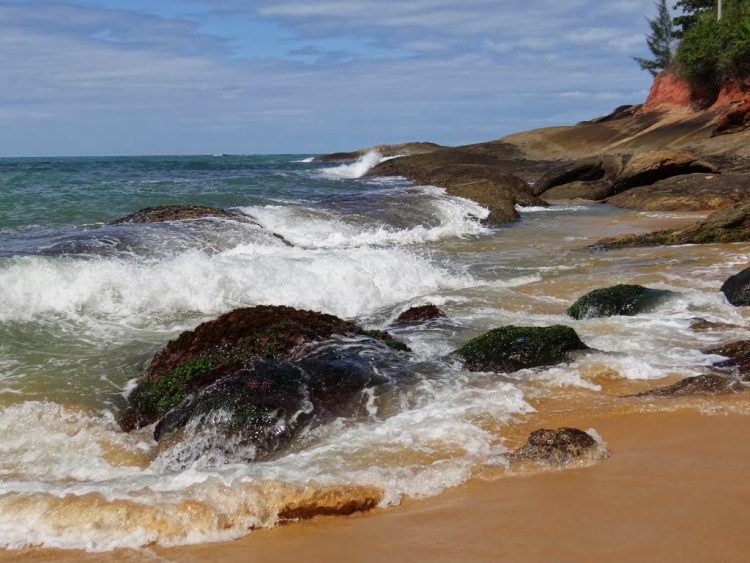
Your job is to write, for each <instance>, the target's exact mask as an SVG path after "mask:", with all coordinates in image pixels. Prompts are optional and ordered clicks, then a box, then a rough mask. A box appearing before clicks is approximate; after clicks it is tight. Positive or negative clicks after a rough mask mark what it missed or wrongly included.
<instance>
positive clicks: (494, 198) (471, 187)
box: [446, 180, 546, 225]
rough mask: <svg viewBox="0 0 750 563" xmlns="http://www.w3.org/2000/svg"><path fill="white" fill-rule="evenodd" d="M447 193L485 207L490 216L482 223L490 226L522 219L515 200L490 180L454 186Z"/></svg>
mask: <svg viewBox="0 0 750 563" xmlns="http://www.w3.org/2000/svg"><path fill="white" fill-rule="evenodd" d="M446 191H447V192H448V193H449V194H450V195H453V196H456V197H463V198H466V199H470V200H472V201H473V202H475V203H478V204H479V205H481V206H482V207H485V208H486V209H487V210H488V211H489V214H488V215H487V217H485V218H484V219H483V220H482V221H483V222H484V223H486V224H488V225H502V224H504V223H513V222H515V221H517V220H518V219H519V217H520V215H519V213H518V210H517V209H516V200H515V198H514V197H513V196H512V195H511V194H509V193H508V192H506V191H505V190H504V189H503V186H498V184H496V183H494V182H492V181H490V180H477V181H474V182H466V183H463V184H454V185H452V186H451V187H450V188H449V189H448V190H446ZM544 205H546V203H545V204H544Z"/></svg>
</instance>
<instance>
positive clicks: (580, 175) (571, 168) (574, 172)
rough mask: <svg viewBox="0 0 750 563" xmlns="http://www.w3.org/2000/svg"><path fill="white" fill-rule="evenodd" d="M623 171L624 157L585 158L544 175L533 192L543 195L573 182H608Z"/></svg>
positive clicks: (535, 184) (536, 183) (558, 167)
mask: <svg viewBox="0 0 750 563" xmlns="http://www.w3.org/2000/svg"><path fill="white" fill-rule="evenodd" d="M621 170H622V157H619V156H600V157H592V158H584V159H582V160H577V161H575V162H569V163H566V164H562V165H560V166H557V167H555V168H553V169H551V170H549V171H548V172H546V173H544V174H543V175H542V176H541V177H540V178H539V179H537V181H536V182H535V183H534V187H533V192H534V195H542V194H544V193H545V192H547V191H548V190H551V189H552V188H555V187H558V186H564V185H566V184H570V183H572V182H582V183H588V182H598V181H602V180H604V181H608V180H611V179H613V178H614V177H615V176H616V175H617V174H619V173H620V171H621ZM547 197H550V196H547ZM605 197H606V196H605ZM561 199H562V198H561ZM588 199H591V198H588Z"/></svg>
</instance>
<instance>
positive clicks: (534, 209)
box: [516, 204, 587, 213]
mask: <svg viewBox="0 0 750 563" xmlns="http://www.w3.org/2000/svg"><path fill="white" fill-rule="evenodd" d="M586 208H587V207H586V206H585V205H575V204H570V205H568V204H557V205H556V204H552V205H550V206H548V207H542V206H541V205H529V206H523V205H516V211H518V212H519V213H549V212H552V211H581V210H584V209H586Z"/></svg>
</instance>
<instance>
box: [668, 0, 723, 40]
mask: <svg viewBox="0 0 750 563" xmlns="http://www.w3.org/2000/svg"><path fill="white" fill-rule="evenodd" d="M673 8H674V9H675V10H681V11H682V14H681V15H679V16H677V17H676V18H675V19H674V25H675V27H676V28H677V29H676V30H675V32H674V36H675V37H676V38H678V39H679V38H681V37H682V36H683V35H685V33H686V32H687V31H688V30H689V29H690V28H692V27H694V26H695V24H697V23H698V19H699V18H700V17H701V15H703V14H706V13H709V12H713V11H714V9H715V8H716V0H678V1H677V2H676V3H675V5H674V6H673Z"/></svg>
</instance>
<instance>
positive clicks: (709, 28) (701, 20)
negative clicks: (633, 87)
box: [676, 0, 750, 91]
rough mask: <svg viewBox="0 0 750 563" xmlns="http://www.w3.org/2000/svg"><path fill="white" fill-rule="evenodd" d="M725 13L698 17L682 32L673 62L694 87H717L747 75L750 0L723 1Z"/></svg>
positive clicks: (709, 88)
mask: <svg viewBox="0 0 750 563" xmlns="http://www.w3.org/2000/svg"><path fill="white" fill-rule="evenodd" d="M724 13H725V16H724V17H722V19H721V21H717V20H716V16H715V14H714V13H704V14H701V15H699V16H698V19H697V21H696V23H695V24H694V25H693V26H692V27H690V28H688V29H687V31H685V34H684V36H683V38H682V40H681V41H680V45H679V47H678V49H677V56H676V61H677V63H678V64H679V69H680V72H681V73H682V75H683V76H684V77H685V78H686V79H687V80H688V81H689V82H690V83H691V84H693V86H695V87H700V88H702V89H704V90H709V91H711V90H714V91H715V90H718V89H719V87H720V86H721V84H722V83H723V82H725V81H726V80H730V79H734V80H743V79H747V78H748V77H750V0H735V1H734V2H731V1H729V0H725V7H724Z"/></svg>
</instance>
